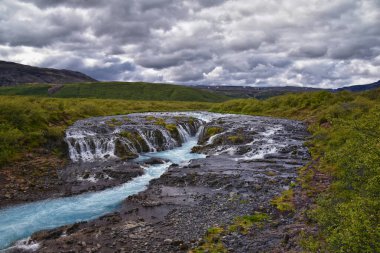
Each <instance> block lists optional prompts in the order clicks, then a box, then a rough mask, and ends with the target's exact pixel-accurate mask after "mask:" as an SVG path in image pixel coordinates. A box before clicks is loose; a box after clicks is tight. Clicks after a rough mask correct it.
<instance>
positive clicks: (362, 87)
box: [336, 80, 380, 92]
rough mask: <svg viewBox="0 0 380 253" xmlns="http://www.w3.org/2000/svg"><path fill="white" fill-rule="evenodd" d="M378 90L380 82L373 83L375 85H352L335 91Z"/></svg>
mask: <svg viewBox="0 0 380 253" xmlns="http://www.w3.org/2000/svg"><path fill="white" fill-rule="evenodd" d="M376 88H380V80H379V81H377V82H375V83H370V84H362V85H352V86H345V87H342V88H339V89H336V90H337V91H342V90H348V91H354V92H356V91H366V90H372V89H376Z"/></svg>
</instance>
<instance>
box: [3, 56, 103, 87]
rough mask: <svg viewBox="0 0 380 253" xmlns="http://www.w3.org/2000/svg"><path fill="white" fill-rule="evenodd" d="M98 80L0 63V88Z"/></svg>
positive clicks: (67, 72) (51, 70)
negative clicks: (27, 84)
mask: <svg viewBox="0 0 380 253" xmlns="http://www.w3.org/2000/svg"><path fill="white" fill-rule="evenodd" d="M96 81H97V80H95V79H93V78H91V77H89V76H87V75H85V74H83V73H80V72H77V71H71V70H65V69H50V68H38V67H32V66H28V65H22V64H18V63H14V62H7V61H0V86H11V85H16V84H24V83H53V84H63V83H77V82H96Z"/></svg>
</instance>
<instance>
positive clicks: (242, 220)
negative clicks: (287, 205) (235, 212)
mask: <svg viewBox="0 0 380 253" xmlns="http://www.w3.org/2000/svg"><path fill="white" fill-rule="evenodd" d="M268 219H269V216H268V215H267V214H266V213H260V212H256V213H255V214H253V215H244V216H240V217H236V218H235V219H234V222H233V224H231V225H230V226H229V227H228V231H229V232H240V233H241V234H247V233H248V231H249V229H250V228H252V226H254V225H261V223H262V222H264V221H266V220H268Z"/></svg>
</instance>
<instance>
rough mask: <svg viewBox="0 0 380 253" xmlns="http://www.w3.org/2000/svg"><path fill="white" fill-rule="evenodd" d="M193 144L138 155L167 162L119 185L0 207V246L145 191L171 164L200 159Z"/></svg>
mask: <svg viewBox="0 0 380 253" xmlns="http://www.w3.org/2000/svg"><path fill="white" fill-rule="evenodd" d="M196 143H197V138H196V137H192V138H190V139H189V141H188V142H186V143H184V144H183V145H182V147H178V148H175V149H172V150H167V151H162V152H157V153H148V154H146V155H144V156H142V157H141V158H140V159H139V160H144V159H146V158H148V157H160V158H163V159H168V160H170V161H171V162H168V163H165V164H159V165H152V166H149V167H147V168H146V173H145V174H144V175H142V176H139V177H137V178H135V179H133V180H132V181H130V182H128V183H125V184H123V185H121V186H118V187H114V188H111V189H107V190H104V191H100V192H92V193H85V194H81V195H78V196H73V197H66V198H58V199H48V200H44V201H38V202H33V203H30V204H24V205H18V206H14V207H10V208H6V209H2V210H0V249H4V248H7V247H9V246H10V245H11V244H12V243H14V242H15V241H17V240H20V239H23V238H27V237H29V236H30V235H31V234H33V233H34V232H36V231H40V230H43V229H51V228H55V227H59V226H62V225H66V224H72V223H75V222H80V221H85V220H91V219H94V218H97V217H99V216H102V215H104V214H106V213H110V212H112V211H114V210H116V209H117V208H118V206H119V205H120V203H121V202H122V201H123V200H124V199H125V198H126V197H128V196H130V195H133V194H136V193H138V192H141V191H143V190H145V189H146V187H147V185H148V183H149V181H150V180H151V179H154V178H158V177H160V176H161V175H162V174H163V173H164V172H165V171H166V170H167V168H168V167H169V166H170V164H171V163H177V164H180V163H186V162H188V161H189V160H191V159H196V158H203V157H204V155H201V154H192V153H190V151H191V148H192V147H193V146H194V145H196Z"/></svg>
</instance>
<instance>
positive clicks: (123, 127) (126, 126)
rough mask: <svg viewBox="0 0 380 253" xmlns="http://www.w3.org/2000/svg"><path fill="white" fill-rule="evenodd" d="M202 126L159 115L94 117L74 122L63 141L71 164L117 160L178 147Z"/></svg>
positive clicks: (199, 122)
mask: <svg viewBox="0 0 380 253" xmlns="http://www.w3.org/2000/svg"><path fill="white" fill-rule="evenodd" d="M153 115H154V116H153ZM203 123H204V121H202V120H201V119H197V118H190V117H188V116H184V115H182V116H181V117H177V118H173V117H172V116H171V115H168V114H158V113H156V114H131V115H127V116H114V117H103V118H95V119H89V120H82V121H78V122H76V123H75V124H74V125H73V126H72V127H70V128H69V129H68V131H67V132H66V142H67V144H68V147H69V155H70V158H71V160H72V161H73V162H79V161H81V162H89V161H95V160H106V159H117V158H123V157H120V154H124V155H129V156H130V155H132V154H134V155H138V153H141V152H156V151H162V150H167V149H172V148H175V147H178V146H180V145H181V144H182V143H184V142H186V141H187V140H188V136H191V135H194V134H195V133H196V131H197V129H198V128H199V127H200V126H201V125H202V124H203ZM119 151H121V152H119Z"/></svg>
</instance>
